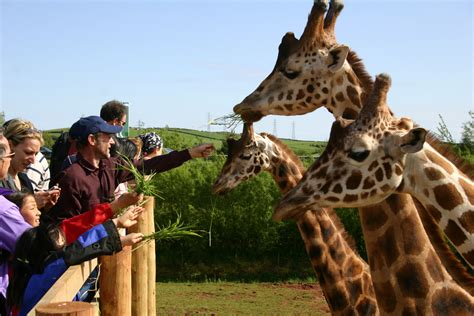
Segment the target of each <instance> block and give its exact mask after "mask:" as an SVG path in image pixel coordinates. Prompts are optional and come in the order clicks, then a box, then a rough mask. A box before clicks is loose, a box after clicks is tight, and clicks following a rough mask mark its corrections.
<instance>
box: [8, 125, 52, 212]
mask: <svg viewBox="0 0 474 316" xmlns="http://www.w3.org/2000/svg"><path fill="white" fill-rule="evenodd" d="M3 127H4V136H5V137H6V138H7V139H8V142H9V144H10V147H11V150H12V152H14V153H15V155H14V156H13V158H12V160H11V164H10V168H9V169H8V176H7V178H6V179H5V180H3V181H0V187H4V188H8V189H12V190H13V191H18V192H20V191H23V192H29V193H33V194H34V195H35V200H36V203H37V205H38V208H40V209H41V208H46V209H49V208H50V207H51V206H53V205H54V204H55V203H56V201H57V200H58V198H59V194H60V190H59V189H53V190H49V191H39V192H34V190H33V186H32V184H31V181H30V180H29V179H28V176H27V175H26V173H25V171H26V168H28V166H29V165H30V164H32V163H34V162H35V156H36V154H37V153H38V152H39V150H40V147H41V145H42V144H43V137H42V135H41V132H40V131H39V130H38V129H36V127H35V126H34V125H33V123H31V122H30V121H26V120H22V119H12V120H9V121H7V122H5V123H4V124H3Z"/></svg>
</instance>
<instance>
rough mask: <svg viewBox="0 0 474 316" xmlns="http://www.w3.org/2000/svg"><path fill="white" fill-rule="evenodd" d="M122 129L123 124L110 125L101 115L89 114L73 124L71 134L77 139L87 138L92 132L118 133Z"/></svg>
mask: <svg viewBox="0 0 474 316" xmlns="http://www.w3.org/2000/svg"><path fill="white" fill-rule="evenodd" d="M121 131H122V126H118V125H110V124H108V123H107V122H106V121H104V120H103V119H102V118H101V117H100V116H95V115H92V116H87V117H83V118H81V119H79V121H77V122H76V123H74V124H72V126H71V128H70V129H69V136H70V137H71V138H72V139H75V140H85V139H87V137H88V136H89V135H91V134H96V133H99V132H100V133H106V134H117V133H119V132H121Z"/></svg>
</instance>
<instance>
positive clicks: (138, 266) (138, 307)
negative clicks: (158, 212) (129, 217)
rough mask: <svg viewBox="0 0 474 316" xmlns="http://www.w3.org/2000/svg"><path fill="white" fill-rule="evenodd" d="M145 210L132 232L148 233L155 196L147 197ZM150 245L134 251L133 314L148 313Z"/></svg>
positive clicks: (134, 315)
mask: <svg viewBox="0 0 474 316" xmlns="http://www.w3.org/2000/svg"><path fill="white" fill-rule="evenodd" d="M145 199H146V200H147V202H146V203H145V205H143V207H144V208H145V211H144V212H143V213H141V214H140V216H139V217H138V223H137V224H136V225H134V226H132V227H130V229H129V231H130V232H135V233H143V234H144V235H148V234H149V233H150V232H149V226H150V225H149V224H148V221H149V219H148V217H149V215H148V213H149V212H153V205H154V201H153V197H148V196H147V197H145ZM148 250H149V247H148V245H138V247H137V248H136V249H135V250H133V252H132V315H133V316H141V315H148V279H149V276H148Z"/></svg>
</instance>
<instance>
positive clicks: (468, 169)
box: [426, 132, 474, 180]
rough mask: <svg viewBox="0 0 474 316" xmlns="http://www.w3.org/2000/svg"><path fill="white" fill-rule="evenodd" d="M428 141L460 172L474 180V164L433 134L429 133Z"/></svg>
mask: <svg viewBox="0 0 474 316" xmlns="http://www.w3.org/2000/svg"><path fill="white" fill-rule="evenodd" d="M426 140H427V142H428V144H430V145H431V147H433V149H435V150H436V151H437V152H438V153H439V154H441V155H442V156H443V157H444V158H446V159H448V160H449V161H450V162H452V163H453V164H454V165H455V166H456V168H458V169H459V171H461V172H462V173H464V174H465V175H466V176H467V177H468V178H469V179H471V180H473V179H474V165H473V164H472V163H470V162H469V161H467V160H465V159H464V158H461V157H460V156H459V155H457V154H456V153H455V152H454V151H453V149H452V148H451V147H450V146H449V145H447V144H444V143H442V142H441V141H440V140H439V138H438V137H436V135H434V134H433V133H431V132H430V133H428V135H427V137H426Z"/></svg>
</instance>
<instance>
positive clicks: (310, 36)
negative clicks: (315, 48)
mask: <svg viewBox="0 0 474 316" xmlns="http://www.w3.org/2000/svg"><path fill="white" fill-rule="evenodd" d="M327 9H328V0H314V4H313V8H312V9H311V13H310V14H309V17H308V23H306V27H305V29H304V31H303V34H302V35H301V42H302V43H303V44H311V43H316V44H319V45H321V46H322V44H323V43H324V37H325V34H324V13H326V10H327Z"/></svg>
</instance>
